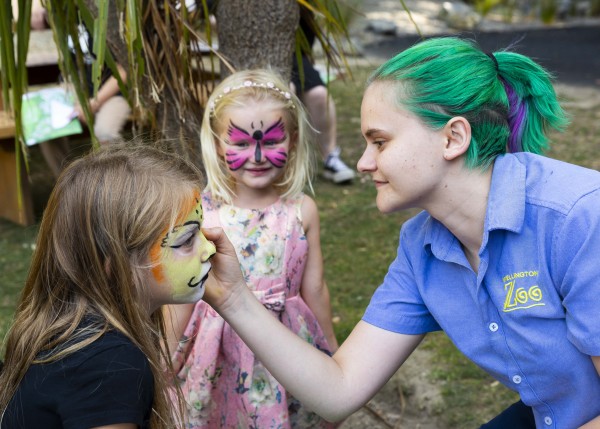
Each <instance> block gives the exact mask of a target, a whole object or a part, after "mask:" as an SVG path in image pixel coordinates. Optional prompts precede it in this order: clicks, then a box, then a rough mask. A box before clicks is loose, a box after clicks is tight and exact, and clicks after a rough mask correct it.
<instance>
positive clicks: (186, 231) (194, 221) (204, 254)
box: [151, 195, 215, 303]
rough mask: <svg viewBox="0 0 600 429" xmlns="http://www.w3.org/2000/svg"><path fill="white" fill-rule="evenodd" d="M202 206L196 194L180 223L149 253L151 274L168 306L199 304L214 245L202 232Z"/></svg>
mask: <svg viewBox="0 0 600 429" xmlns="http://www.w3.org/2000/svg"><path fill="white" fill-rule="evenodd" d="M202 220H203V217H202V204H201V201H200V197H199V195H196V196H195V197H194V201H193V207H192V209H191V210H190V211H189V213H188V214H187V216H186V217H185V218H184V219H183V221H182V222H181V223H179V224H177V225H175V226H174V227H173V229H172V230H171V231H169V232H167V233H166V234H165V235H164V237H163V238H161V239H160V240H159V241H158V242H157V243H156V244H155V245H154V246H153V248H152V250H151V260H152V262H153V263H154V264H156V265H155V267H154V268H153V269H152V274H153V276H154V278H155V280H156V282H157V283H158V286H159V287H160V288H161V289H162V291H163V293H161V295H162V296H163V297H164V298H165V299H166V300H168V302H169V303H190V302H196V301H199V300H200V299H201V298H202V296H203V295H204V282H205V281H206V279H207V277H208V272H209V271H210V267H211V265H210V262H209V258H210V257H211V256H212V255H213V254H214V253H215V246H214V245H213V244H212V242H210V241H208V240H207V239H206V237H204V234H202V231H201V230H200V228H201V226H202Z"/></svg>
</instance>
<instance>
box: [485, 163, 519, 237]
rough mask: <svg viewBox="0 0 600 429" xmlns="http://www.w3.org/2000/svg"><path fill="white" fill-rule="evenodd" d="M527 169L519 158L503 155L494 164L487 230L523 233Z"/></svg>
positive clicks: (487, 214)
mask: <svg viewBox="0 0 600 429" xmlns="http://www.w3.org/2000/svg"><path fill="white" fill-rule="evenodd" d="M526 173H527V172H526V169H525V165H523V164H522V163H521V162H520V161H519V160H518V159H517V157H516V156H514V155H510V154H509V155H500V156H498V157H497V158H496V161H495V162H494V171H493V172H492V185H491V187H490V194H489V196H488V206H487V213H486V230H487V231H492V230H495V229H505V230H508V231H512V232H520V231H521V228H522V227H523V222H524V220H525V180H526Z"/></svg>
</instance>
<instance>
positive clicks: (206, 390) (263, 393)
mask: <svg viewBox="0 0 600 429" xmlns="http://www.w3.org/2000/svg"><path fill="white" fill-rule="evenodd" d="M303 198H304V196H303V195H301V196H300V197H298V198H295V199H291V200H284V199H279V200H278V201H276V202H275V203H274V204H272V205H271V206H269V207H266V208H265V209H260V210H256V209H242V208H238V207H234V206H231V205H226V204H219V203H216V202H214V201H213V200H212V198H211V196H210V194H208V193H204V194H203V195H202V205H203V208H204V215H205V219H204V222H203V226H205V227H213V226H221V227H223V228H224V230H225V232H226V234H227V236H228V237H229V239H230V240H231V242H232V243H233V245H234V247H235V249H236V252H237V255H238V259H239V260H240V265H241V268H242V272H243V274H244V277H245V280H246V283H247V284H248V287H249V288H250V289H251V290H252V291H253V292H254V294H255V295H256V297H257V299H258V300H259V301H260V302H261V303H262V304H263V305H264V306H265V307H266V308H267V309H269V310H270V311H272V312H273V314H274V315H275V316H276V317H277V318H278V319H279V320H280V321H281V322H282V323H283V324H284V325H286V326H287V327H288V328H290V329H291V330H292V331H293V332H295V333H296V334H297V335H299V336H300V337H301V338H303V339H304V340H305V341H307V342H308V343H310V344H312V345H314V346H315V347H317V348H319V349H320V350H322V351H324V352H326V353H329V347H328V345H327V341H326V339H325V337H324V335H323V333H322V331H321V328H320V327H319V325H318V323H317V320H316V318H315V316H314V314H313V313H312V312H311V310H310V309H309V308H308V306H307V305H306V303H305V302H304V300H303V299H302V297H301V296H300V286H301V282H302V275H303V272H304V267H305V264H306V258H307V251H308V243H307V241H306V236H305V235H304V231H303V229H302V222H301V215H300V213H301V212H300V207H301V204H302V199H303ZM174 362H175V365H176V370H177V371H178V372H177V376H178V381H179V383H180V387H181V389H182V391H183V395H184V398H186V402H187V411H188V420H189V421H188V424H187V426H186V427H188V428H194V429H197V428H209V429H212V428H215V429H216V428H236V429H271V428H272V429H285V428H323V429H325V428H334V427H335V425H334V424H331V423H328V422H326V421H324V420H322V419H321V418H320V417H318V416H317V415H316V414H314V413H311V412H309V411H307V410H306V409H305V408H304V407H303V406H302V405H301V404H300V403H299V402H298V401H297V400H296V399H295V398H293V397H292V396H291V395H289V394H288V393H287V392H286V391H285V389H284V388H283V386H281V385H280V384H279V383H278V382H277V381H276V380H275V379H274V378H273V376H272V375H271V374H270V373H269V371H267V369H266V368H264V367H263V365H262V364H261V363H260V362H259V361H258V360H256V358H255V357H254V354H253V353H252V352H251V351H250V349H249V348H248V347H247V346H246V345H245V344H244V343H243V341H242V340H241V339H240V338H239V337H238V336H237V334H236V333H235V332H234V331H233V330H232V329H231V327H229V325H228V324H227V323H226V322H225V321H224V320H223V319H222V318H221V317H220V316H219V315H218V314H217V313H216V312H215V311H214V310H213V309H212V308H211V307H210V306H209V305H208V304H206V303H205V302H204V301H200V302H198V303H197V304H196V306H195V307H194V311H193V313H192V317H191V318H190V321H189V322H188V325H187V327H186V329H185V332H184V335H183V337H182V338H181V340H180V343H179V347H178V349H177V350H176V352H175V354H174Z"/></svg>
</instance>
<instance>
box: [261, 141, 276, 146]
mask: <svg viewBox="0 0 600 429" xmlns="http://www.w3.org/2000/svg"><path fill="white" fill-rule="evenodd" d="M277 143H279V142H278V141H277V140H265V141H264V143H263V144H264V145H265V146H275V145H276V144H277Z"/></svg>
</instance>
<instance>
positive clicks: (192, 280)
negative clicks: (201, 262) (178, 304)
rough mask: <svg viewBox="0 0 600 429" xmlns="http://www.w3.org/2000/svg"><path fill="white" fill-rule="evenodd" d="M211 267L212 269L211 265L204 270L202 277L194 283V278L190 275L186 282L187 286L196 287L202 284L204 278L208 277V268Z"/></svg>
mask: <svg viewBox="0 0 600 429" xmlns="http://www.w3.org/2000/svg"><path fill="white" fill-rule="evenodd" d="M211 269H212V267H211V268H209V269H208V271H207V272H206V274H204V277H202V278H201V279H200V280H199V281H197V282H196V283H194V278H193V277H192V278H191V279H190V281H189V282H188V286H189V287H192V288H194V287H197V286H198V285H201V284H203V283H204V282H205V281H206V279H207V278H208V273H210V270H211Z"/></svg>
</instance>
